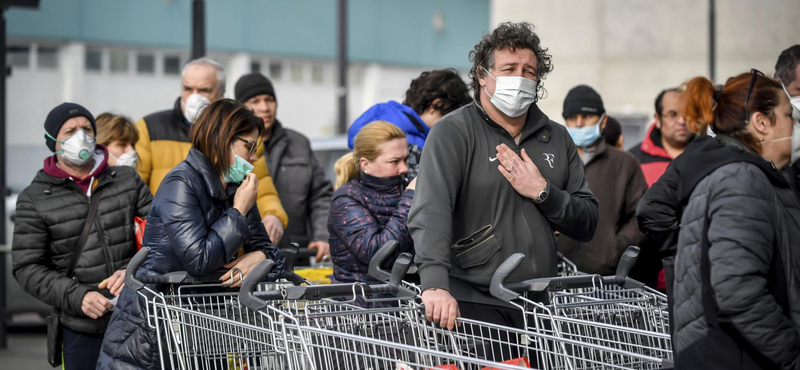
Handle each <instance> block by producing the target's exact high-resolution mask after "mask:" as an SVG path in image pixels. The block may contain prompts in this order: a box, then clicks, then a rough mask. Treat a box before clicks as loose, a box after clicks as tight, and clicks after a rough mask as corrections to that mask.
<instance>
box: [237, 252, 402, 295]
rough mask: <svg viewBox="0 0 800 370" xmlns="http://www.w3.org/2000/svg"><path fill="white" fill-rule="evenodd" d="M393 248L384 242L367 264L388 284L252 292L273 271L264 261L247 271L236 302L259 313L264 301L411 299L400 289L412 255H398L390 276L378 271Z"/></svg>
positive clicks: (357, 284)
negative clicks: (381, 296)
mask: <svg viewBox="0 0 800 370" xmlns="http://www.w3.org/2000/svg"><path fill="white" fill-rule="evenodd" d="M387 247H388V249H387V250H388V251H383V249H386V248H387ZM395 247H396V245H395V246H390V245H389V243H387V245H385V246H384V247H382V248H381V250H379V253H376V254H375V256H374V257H373V262H372V263H371V264H370V265H371V266H372V265H373V264H377V266H378V267H377V268H376V269H377V270H376V271H382V273H385V274H386V275H388V276H389V277H390V278H389V282H388V283H382V284H367V283H360V282H359V283H343V284H329V285H311V286H290V287H282V288H281V289H280V290H276V291H261V292H255V288H256V285H257V282H258V281H260V280H261V279H263V278H264V277H265V276H267V274H269V272H270V270H271V269H272V266H271V265H267V264H266V263H265V262H266V261H263V262H261V263H260V264H258V265H257V266H256V267H255V268H253V270H251V271H250V273H249V274H248V275H247V277H245V279H244V281H243V282H242V288H241V289H240V290H239V302H241V303H242V304H243V305H245V306H246V307H248V308H250V309H254V310H260V309H263V308H264V307H266V306H267V301H272V300H320V299H325V298H345V297H353V296H354V295H355V294H358V293H362V294H364V295H373V294H390V295H392V296H394V297H396V298H397V299H410V298H414V297H416V293H415V292H413V291H411V290H409V289H407V288H405V287H402V286H400V282H401V279H402V277H403V276H404V275H405V273H406V271H408V268H409V267H410V266H411V263H412V258H411V254H409V253H402V254H400V256H398V257H397V259H396V260H395V262H394V264H393V266H392V272H391V273H389V272H386V271H383V270H382V269H380V265H381V264H382V263H383V261H385V260H386V258H388V257H389V256H390V255H391V254H392V253H393V252H394V249H395ZM374 269H375V268H374ZM395 281H396V283H395Z"/></svg>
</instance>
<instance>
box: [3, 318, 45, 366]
mask: <svg viewBox="0 0 800 370" xmlns="http://www.w3.org/2000/svg"><path fill="white" fill-rule="evenodd" d="M7 339H8V348H6V349H0V368H3V369H8V370H12V369H13V370H16V369H25V370H52V369H53V367H52V366H50V364H48V363H47V329H46V328H45V327H43V326H39V327H22V328H9V333H8V338H7Z"/></svg>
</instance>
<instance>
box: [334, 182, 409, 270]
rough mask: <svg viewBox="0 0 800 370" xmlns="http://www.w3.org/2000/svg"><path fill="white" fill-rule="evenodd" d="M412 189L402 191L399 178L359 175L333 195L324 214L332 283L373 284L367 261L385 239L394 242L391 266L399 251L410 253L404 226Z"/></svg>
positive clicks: (401, 183) (387, 263)
mask: <svg viewBox="0 0 800 370" xmlns="http://www.w3.org/2000/svg"><path fill="white" fill-rule="evenodd" d="M413 197H414V190H411V189H409V190H405V191H404V190H403V176H392V177H388V178H378V177H374V176H370V175H367V174H363V173H362V174H361V176H360V177H359V178H357V179H353V180H350V182H348V183H346V184H344V185H342V187H341V188H339V189H337V190H336V192H335V193H334V194H333V202H332V203H331V211H330V213H329V214H328V232H329V234H330V244H331V257H332V259H333V276H334V281H335V282H340V283H342V282H356V281H361V282H367V283H376V281H375V280H373V279H371V278H369V276H367V271H368V269H369V261H370V260H371V259H372V256H373V255H375V252H376V251H377V250H378V248H380V247H381V246H382V245H383V244H385V243H386V242H387V241H389V240H397V242H398V244H399V245H398V248H397V250H396V251H395V254H394V257H393V258H390V259H389V260H387V261H386V263H385V265H386V266H387V267H388V266H391V264H392V263H394V260H395V259H396V258H397V256H398V255H400V253H402V252H412V253H413V251H414V242H413V240H411V234H410V233H409V232H408V228H407V227H406V219H407V218H408V210H409V208H410V207H411V200H412V198H413Z"/></svg>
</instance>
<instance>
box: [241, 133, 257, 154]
mask: <svg viewBox="0 0 800 370" xmlns="http://www.w3.org/2000/svg"><path fill="white" fill-rule="evenodd" d="M236 139H237V140H241V141H244V144H245V146H246V147H247V152H248V153H250V155H251V156H253V155H256V152H257V151H258V141H250V140H247V139H245V138H243V137H239V136H237V137H236Z"/></svg>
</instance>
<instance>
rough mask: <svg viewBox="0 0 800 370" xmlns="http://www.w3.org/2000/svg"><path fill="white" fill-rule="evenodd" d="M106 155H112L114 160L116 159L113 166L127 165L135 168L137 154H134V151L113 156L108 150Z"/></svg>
mask: <svg viewBox="0 0 800 370" xmlns="http://www.w3.org/2000/svg"><path fill="white" fill-rule="evenodd" d="M108 155H110V156H112V157H114V160H115V161H117V162H116V164H115V166H129V167H134V168H136V162H137V161H138V160H139V156H138V155H137V154H136V151H130V152H127V153H122V155H121V156H119V157H116V156H114V155H113V154H111V152H108Z"/></svg>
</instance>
